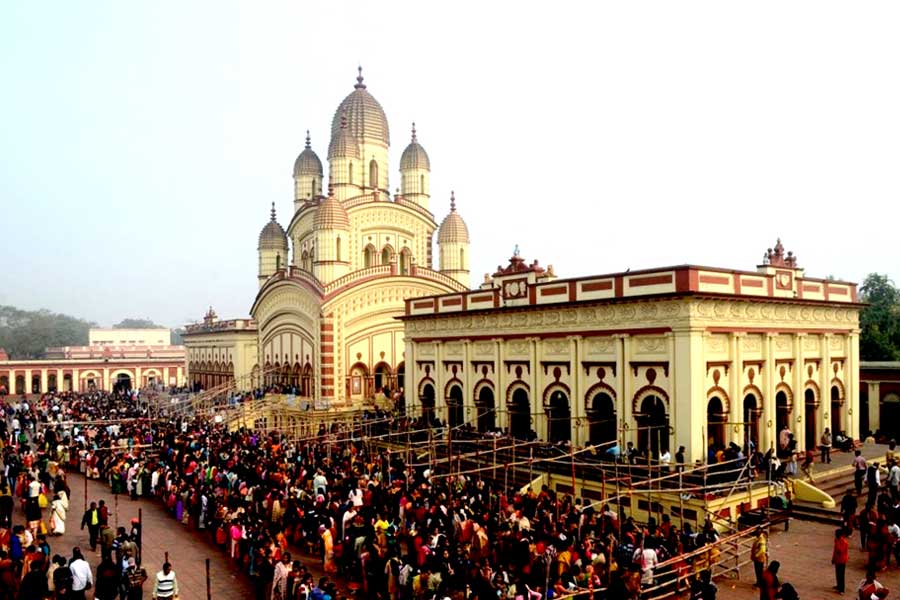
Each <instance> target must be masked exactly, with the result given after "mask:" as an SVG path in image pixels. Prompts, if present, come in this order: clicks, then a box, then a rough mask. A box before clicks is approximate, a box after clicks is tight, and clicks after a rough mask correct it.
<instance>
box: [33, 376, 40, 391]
mask: <svg viewBox="0 0 900 600" xmlns="http://www.w3.org/2000/svg"><path fill="white" fill-rule="evenodd" d="M31 393H32V394H40V393H41V376H40V375H32V376H31Z"/></svg>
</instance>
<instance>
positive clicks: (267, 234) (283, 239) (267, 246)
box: [257, 202, 288, 251]
mask: <svg viewBox="0 0 900 600" xmlns="http://www.w3.org/2000/svg"><path fill="white" fill-rule="evenodd" d="M287 247H288V240H287V234H286V233H285V232H284V228H282V227H281V225H279V224H278V221H276V220H275V203H274V202H273V203H272V218H271V219H270V220H269V222H268V223H266V226H265V227H263V228H262V231H260V232H259V246H258V247H257V250H285V251H286V250H287Z"/></svg>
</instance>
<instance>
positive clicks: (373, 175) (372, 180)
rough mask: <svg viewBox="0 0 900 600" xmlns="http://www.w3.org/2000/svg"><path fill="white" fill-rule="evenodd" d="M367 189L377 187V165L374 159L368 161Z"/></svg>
mask: <svg viewBox="0 0 900 600" xmlns="http://www.w3.org/2000/svg"><path fill="white" fill-rule="evenodd" d="M369 187H373V188H377V187H378V163H377V162H375V159H374V158H373V159H372V160H371V161H369Z"/></svg>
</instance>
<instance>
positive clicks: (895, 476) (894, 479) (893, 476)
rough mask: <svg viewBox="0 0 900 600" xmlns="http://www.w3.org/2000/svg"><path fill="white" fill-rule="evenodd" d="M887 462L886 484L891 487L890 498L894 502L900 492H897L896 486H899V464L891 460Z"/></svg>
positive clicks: (899, 496)
mask: <svg viewBox="0 0 900 600" xmlns="http://www.w3.org/2000/svg"><path fill="white" fill-rule="evenodd" d="M888 464H889V470H888V486H889V487H890V488H891V500H893V501H894V502H895V503H896V502H897V500H898V499H900V494H898V487H900V464H897V461H896V460H894V461H891V462H890V463H888Z"/></svg>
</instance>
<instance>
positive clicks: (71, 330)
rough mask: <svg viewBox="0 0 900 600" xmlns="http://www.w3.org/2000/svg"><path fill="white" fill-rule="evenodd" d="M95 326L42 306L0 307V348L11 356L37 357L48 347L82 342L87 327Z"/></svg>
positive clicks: (15, 357)
mask: <svg viewBox="0 0 900 600" xmlns="http://www.w3.org/2000/svg"><path fill="white" fill-rule="evenodd" d="M96 326H97V325H96V324H95V323H91V322H88V321H84V320H82V319H76V318H75V317H70V316H69V315H63V314H58V313H53V312H50V311H49V310H46V309H41V310H21V309H18V308H15V307H14V306H0V348H4V349H5V350H6V351H7V352H8V353H9V356H10V358H13V359H33V358H41V357H43V356H44V350H45V349H46V348H49V347H53V346H83V345H86V344H87V343H88V330H89V329H90V328H91V327H96Z"/></svg>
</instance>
